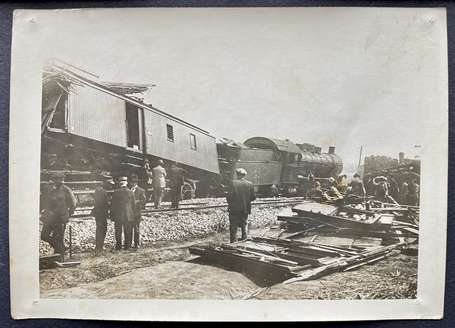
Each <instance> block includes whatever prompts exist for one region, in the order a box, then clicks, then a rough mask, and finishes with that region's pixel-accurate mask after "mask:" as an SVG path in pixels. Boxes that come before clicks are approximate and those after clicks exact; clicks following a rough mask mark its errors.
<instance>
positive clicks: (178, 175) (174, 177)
mask: <svg viewBox="0 0 455 328" xmlns="http://www.w3.org/2000/svg"><path fill="white" fill-rule="evenodd" d="M185 174H186V171H185V170H184V169H183V168H181V167H179V166H178V165H177V163H173V164H172V166H171V168H170V170H169V175H168V178H169V186H170V187H171V203H172V204H171V207H172V208H178V207H179V202H180V199H181V198H182V186H183V184H184V183H185Z"/></svg>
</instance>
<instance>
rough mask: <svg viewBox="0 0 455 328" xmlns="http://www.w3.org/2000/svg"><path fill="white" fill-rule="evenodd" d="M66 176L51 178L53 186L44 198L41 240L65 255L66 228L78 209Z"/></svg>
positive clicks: (60, 175)
mask: <svg viewBox="0 0 455 328" xmlns="http://www.w3.org/2000/svg"><path fill="white" fill-rule="evenodd" d="M64 177H65V176H64V174H61V173H60V174H56V175H54V176H52V177H51V181H50V182H51V186H50V188H49V190H48V192H47V194H46V195H45V196H44V204H43V205H44V206H43V207H44V213H43V217H42V218H43V229H42V231H41V239H42V240H44V241H46V242H48V243H49V244H50V245H51V246H52V248H53V249H54V252H55V253H58V254H60V255H62V257H63V255H64V253H65V244H64V236H65V228H66V224H67V223H68V219H69V217H70V216H71V215H73V213H74V210H75V209H76V197H75V196H74V193H73V191H72V190H71V189H70V188H69V187H67V186H65V185H64Z"/></svg>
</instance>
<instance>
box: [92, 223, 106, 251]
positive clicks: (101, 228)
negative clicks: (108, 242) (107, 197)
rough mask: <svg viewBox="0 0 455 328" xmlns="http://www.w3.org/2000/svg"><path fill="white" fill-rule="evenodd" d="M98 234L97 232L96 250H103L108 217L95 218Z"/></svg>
mask: <svg viewBox="0 0 455 328" xmlns="http://www.w3.org/2000/svg"><path fill="white" fill-rule="evenodd" d="M95 222H96V234H95V250H96V251H102V250H103V247H104V239H105V238H106V232H107V218H95Z"/></svg>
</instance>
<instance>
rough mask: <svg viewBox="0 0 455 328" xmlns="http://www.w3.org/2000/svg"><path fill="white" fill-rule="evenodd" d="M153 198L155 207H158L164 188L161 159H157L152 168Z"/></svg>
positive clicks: (164, 177)
mask: <svg viewBox="0 0 455 328" xmlns="http://www.w3.org/2000/svg"><path fill="white" fill-rule="evenodd" d="M152 185H153V200H154V205H155V208H159V207H160V204H161V200H162V199H163V194H164V188H166V170H165V169H164V167H163V161H162V160H159V161H158V162H157V165H156V166H155V167H154V168H153V169H152Z"/></svg>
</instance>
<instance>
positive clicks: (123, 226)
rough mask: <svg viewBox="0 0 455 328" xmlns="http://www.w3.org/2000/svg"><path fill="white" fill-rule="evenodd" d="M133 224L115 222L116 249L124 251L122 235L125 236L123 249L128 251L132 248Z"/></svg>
mask: <svg viewBox="0 0 455 328" xmlns="http://www.w3.org/2000/svg"><path fill="white" fill-rule="evenodd" d="M131 226H132V223H131V222H119V221H115V224H114V230H115V249H116V250H120V249H122V234H123V236H124V242H123V248H125V249H128V248H130V247H131V233H132V231H131Z"/></svg>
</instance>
